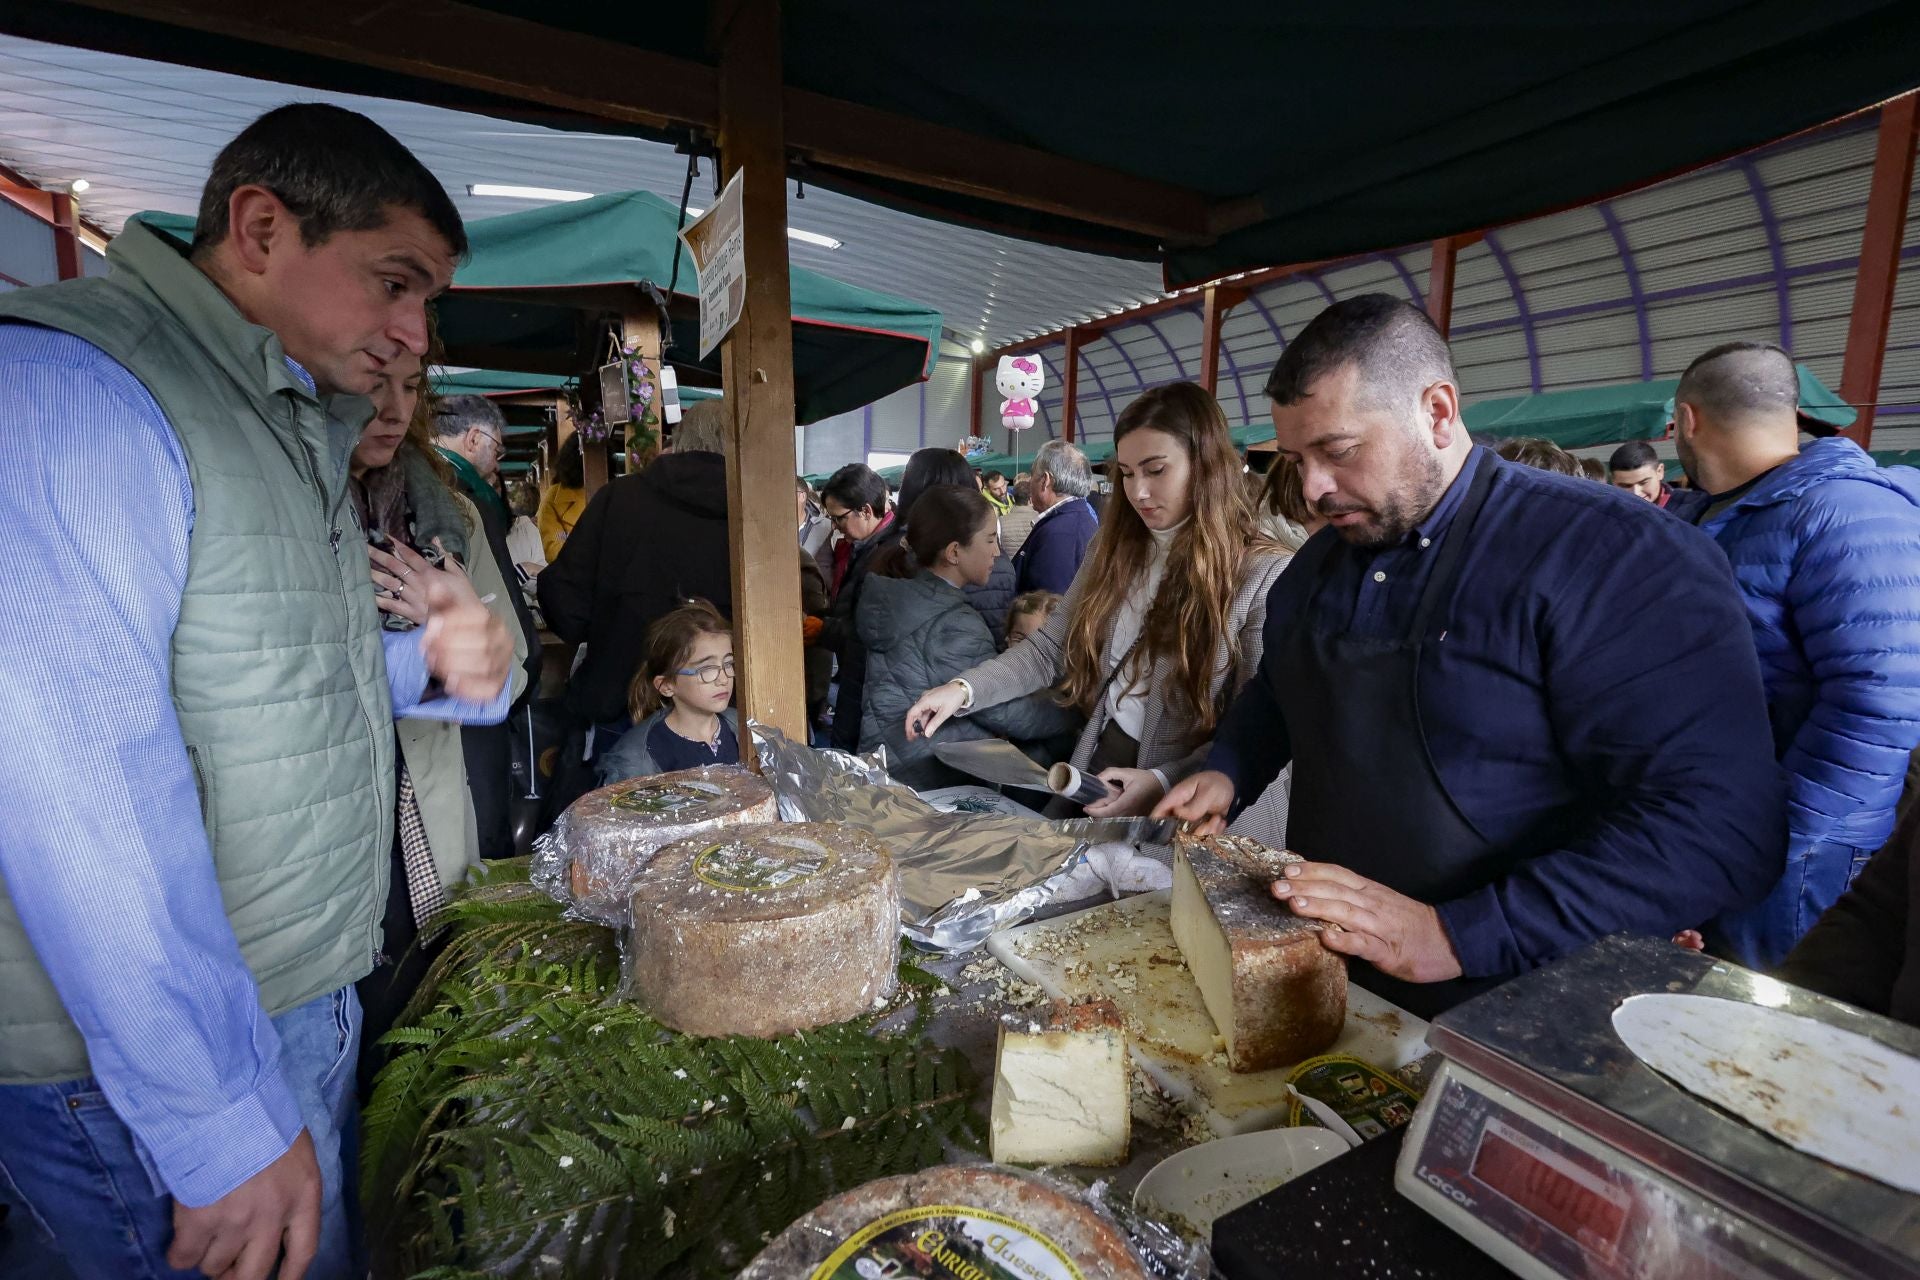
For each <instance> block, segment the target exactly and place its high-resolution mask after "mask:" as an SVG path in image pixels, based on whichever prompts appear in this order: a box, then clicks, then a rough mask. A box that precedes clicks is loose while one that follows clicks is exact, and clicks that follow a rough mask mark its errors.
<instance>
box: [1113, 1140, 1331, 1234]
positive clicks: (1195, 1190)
mask: <svg viewBox="0 0 1920 1280" xmlns="http://www.w3.org/2000/svg"><path fill="white" fill-rule="evenodd" d="M1346 1151H1347V1144H1346V1143H1344V1142H1342V1141H1340V1139H1338V1138H1336V1137H1334V1136H1333V1135H1332V1134H1330V1133H1328V1132H1327V1131H1326V1130H1324V1129H1308V1128H1300V1129H1268V1130H1265V1131H1263V1132H1260V1133H1243V1134H1240V1135H1238V1136H1236V1137H1232V1138H1220V1139H1218V1140H1216V1141H1214V1142H1203V1143H1201V1144H1200V1145H1199V1146H1197V1147H1189V1148H1187V1149H1186V1150H1185V1151H1182V1152H1179V1153H1177V1154H1175V1155H1171V1156H1168V1157H1167V1158H1166V1159H1165V1160H1162V1161H1161V1162H1160V1163H1159V1164H1157V1165H1155V1166H1153V1168H1152V1169H1151V1170H1149V1171H1148V1173H1147V1176H1146V1177H1144V1178H1142V1179H1140V1185H1139V1186H1138V1187H1137V1188H1135V1190H1134V1193H1133V1207H1134V1208H1136V1209H1138V1210H1139V1211H1140V1212H1142V1213H1144V1214H1146V1215H1148V1216H1149V1217H1155V1218H1165V1217H1168V1216H1169V1215H1171V1216H1174V1217H1179V1218H1182V1219H1184V1220H1185V1221H1187V1222H1189V1223H1191V1224H1193V1226H1194V1227H1195V1228H1196V1229H1198V1230H1201V1231H1204V1232H1206V1233H1207V1234H1208V1235H1209V1236H1211V1235H1212V1233H1213V1222H1214V1219H1216V1218H1219V1217H1222V1216H1223V1215H1225V1214H1229V1213H1232V1212H1233V1211H1234V1210H1235V1209H1238V1208H1239V1207H1240V1206H1241V1205H1243V1204H1250V1203H1252V1202H1253V1201H1255V1200H1258V1199H1259V1198H1260V1197H1261V1196H1263V1195H1265V1194H1267V1192H1269V1191H1271V1190H1273V1189H1274V1188H1275V1187H1277V1186H1279V1185H1280V1184H1281V1183H1283V1182H1290V1181H1292V1180H1293V1179H1295V1178H1297V1177H1299V1176H1300V1175H1301V1174H1303V1173H1305V1172H1307V1171H1308V1170H1309V1169H1317V1168H1319V1167H1320V1166H1321V1165H1323V1164H1325V1163H1326V1162H1327V1161H1329V1160H1331V1159H1333V1158H1334V1157H1335V1156H1338V1155H1345V1154H1346Z"/></svg>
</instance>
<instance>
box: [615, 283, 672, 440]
mask: <svg viewBox="0 0 1920 1280" xmlns="http://www.w3.org/2000/svg"><path fill="white" fill-rule="evenodd" d="M620 347H621V350H622V351H623V352H624V351H625V350H626V348H628V347H632V348H634V354H635V355H637V356H639V357H640V359H641V360H643V361H645V362H646V365H647V367H648V368H649V369H651V370H653V385H654V396H653V404H652V405H650V406H647V408H644V409H643V408H642V407H641V406H639V405H635V406H633V420H632V421H631V422H629V423H627V430H626V468H625V469H626V471H627V472H628V473H629V474H632V473H633V471H634V466H633V455H634V453H635V451H636V450H637V449H638V448H639V443H638V437H639V434H640V432H641V431H643V430H647V429H648V428H643V427H642V426H641V425H640V419H641V418H642V417H643V416H644V415H645V414H646V413H647V412H649V411H651V412H652V413H653V415H654V417H655V418H656V419H658V421H656V422H655V423H654V425H653V427H652V428H651V430H652V432H653V438H654V441H655V442H656V444H658V445H659V446H661V447H664V446H665V444H666V440H667V423H666V419H665V417H664V416H663V415H662V414H661V412H660V391H659V387H660V365H661V360H662V355H663V353H662V351H661V341H660V317H659V314H658V313H657V312H653V311H629V312H627V313H626V314H625V315H623V316H621V317H620Z"/></svg>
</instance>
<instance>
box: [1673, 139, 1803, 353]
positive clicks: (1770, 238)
mask: <svg viewBox="0 0 1920 1280" xmlns="http://www.w3.org/2000/svg"><path fill="white" fill-rule="evenodd" d="M1733 167H1734V168H1736V169H1738V170H1739V171H1740V172H1741V173H1743V174H1745V175H1746V178H1747V193H1748V194H1749V195H1751V196H1752V197H1753V207H1754V208H1755V209H1756V210H1758V211H1759V213H1760V227H1761V229H1762V230H1764V231H1765V232H1766V233H1767V255H1768V256H1769V257H1770V258H1772V259H1773V277H1774V284H1773V294H1774V299H1775V303H1776V305H1777V306H1778V307H1779V309H1780V345H1781V346H1782V347H1784V348H1786V349H1787V350H1788V351H1791V350H1793V289H1792V284H1791V282H1792V277H1791V276H1789V275H1788V274H1787V250H1786V246H1785V244H1784V243H1782V240H1781V236H1780V219H1779V218H1777V217H1775V216H1774V212H1773V200H1772V198H1771V197H1770V196H1769V195H1768V194H1767V184H1766V183H1765V182H1763V181H1761V178H1760V170H1759V169H1758V168H1756V167H1755V166H1754V163H1753V158H1752V157H1751V156H1740V157H1738V158H1737V159H1735V160H1734V161H1733ZM1648 376H1649V377H1651V376H1652V375H1651V374H1649V375H1648Z"/></svg>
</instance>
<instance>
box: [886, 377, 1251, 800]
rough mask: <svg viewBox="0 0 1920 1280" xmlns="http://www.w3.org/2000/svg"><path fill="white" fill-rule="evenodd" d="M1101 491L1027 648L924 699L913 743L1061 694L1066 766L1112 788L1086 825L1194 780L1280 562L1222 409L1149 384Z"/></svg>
mask: <svg viewBox="0 0 1920 1280" xmlns="http://www.w3.org/2000/svg"><path fill="white" fill-rule="evenodd" d="M1111 466H1112V475H1113V482H1114V485H1115V487H1116V488H1117V489H1119V490H1120V492H1121V493H1123V494H1124V495H1125V499H1126V500H1125V501H1124V502H1115V503H1111V504H1109V506H1108V509H1107V515H1106V517H1105V518H1104V519H1103V520H1102V521H1101V522H1100V531H1099V533H1098V534H1097V535H1096V536H1095V538H1094V542H1093V546H1092V548H1091V549H1090V551H1089V553H1088V557H1087V561H1086V563H1085V564H1084V565H1083V566H1082V567H1081V571H1080V573H1079V575H1078V576H1077V577H1075V579H1074V581H1073V586H1072V589H1071V590H1070V591H1069V592H1068V593H1067V598H1066V601H1065V603H1063V604H1062V605H1061V607H1060V608H1058V609H1056V610H1055V611H1054V613H1053V616H1052V617H1051V618H1049V619H1048V621H1047V624H1046V625H1045V626H1044V627H1042V628H1041V630H1040V631H1039V632H1037V633H1035V634H1034V635H1033V636H1032V638H1030V639H1029V640H1027V641H1026V643H1024V644H1021V645H1017V646H1015V647H1014V648H1012V649H1009V650H1008V651H1007V652H1006V653H1004V654H1001V655H1000V656H999V657H997V658H994V659H992V660H991V661H988V662H983V663H981V664H980V665H979V666H977V667H974V668H973V669H972V670H969V671H966V672H964V673H962V674H961V675H960V676H959V677H958V678H956V679H955V680H953V681H951V682H950V683H947V684H943V685H939V686H937V687H935V688H933V689H929V690H928V691H927V692H926V693H924V694H922V695H921V697H920V700H919V701H918V702H916V703H915V704H914V705H913V707H912V709H911V710H910V711H909V712H908V713H907V724H906V732H907V736H908V738H909V739H914V738H919V737H925V736H930V735H932V734H934V733H935V732H936V731H938V729H939V728H940V726H941V725H942V724H944V723H946V721H947V720H948V719H949V718H950V717H953V716H956V715H965V714H968V713H971V712H977V711H980V710H984V709H986V708H990V707H995V706H998V705H1000V704H1001V703H1004V702H1008V701H1011V700H1012V699H1015V698H1019V697H1024V696H1026V695H1028V694H1031V693H1035V692H1038V691H1040V690H1043V689H1048V688H1052V687H1054V686H1055V685H1059V686H1060V690H1061V698H1062V700H1063V701H1064V702H1065V703H1066V704H1067V705H1069V706H1071V707H1074V708H1077V709H1078V710H1079V711H1080V712H1082V713H1083V714H1084V715H1086V717H1087V725H1086V728H1085V730H1083V731H1082V733H1081V735H1080V741H1079V744H1078V745H1077V746H1076V747H1075V749H1074V752H1073V757H1072V763H1073V765H1074V766H1075V767H1076V768H1078V769H1079V770H1080V771H1081V772H1082V773H1090V774H1097V775H1098V776H1099V777H1100V778H1101V780H1103V781H1104V782H1106V783H1107V785H1108V786H1109V787H1110V788H1111V794H1110V795H1109V796H1108V797H1107V798H1106V799H1104V800H1099V801H1096V802H1095V803H1093V804H1090V805H1088V806H1087V809H1086V812H1087V813H1088V814H1089V815H1091V816H1093V817H1115V816H1129V815H1137V814H1145V813H1149V812H1151V811H1152V809H1153V806H1154V804H1155V803H1156V802H1157V801H1158V800H1159V799H1160V797H1161V796H1162V795H1163V794H1165V792H1166V789H1167V788H1168V787H1170V786H1172V785H1173V784H1174V783H1176V782H1179V781H1180V780H1181V779H1183V778H1185V777H1186V776H1187V775H1188V774H1189V773H1192V772H1195V771H1196V770H1198V769H1199V768H1200V767H1201V764H1202V762H1204V761H1205V759H1206V754H1207V746H1208V743H1209V742H1210V741H1211V739H1212V737H1213V731H1214V726H1215V725H1216V724H1217V723H1218V721H1219V718H1220V713H1221V711H1222V710H1223V709H1224V708H1225V706H1226V705H1227V703H1228V701H1230V700H1231V698H1232V696H1233V694H1234V693H1235V691H1236V690H1238V689H1239V687H1240V686H1241V685H1242V684H1243V683H1245V681H1246V680H1247V678H1248V677H1249V676H1251V675H1252V674H1253V672H1254V671H1255V669H1256V668H1257V667H1258V666H1259V664H1260V653H1261V629H1262V626H1263V625H1264V623H1265V621H1266V599H1267V589H1268V588H1269V587H1270V586H1271V585H1272V584H1273V580H1274V578H1275V577H1277V576H1278V575H1279V573H1280V570H1281V569H1282V568H1284V567H1285V564H1286V557H1285V555H1284V554H1283V553H1282V552H1281V550H1280V549H1279V548H1278V547H1277V546H1275V545H1274V544H1272V543H1271V542H1269V541H1268V540H1267V539H1266V538H1265V537H1264V536H1263V535H1261V534H1260V532H1259V530H1258V528H1257V526H1256V525H1255V523H1254V516H1253V512H1252V510H1251V508H1250V504H1249V503H1248V501H1247V495H1246V490H1245V486H1244V483H1243V482H1242V480H1241V478H1240V477H1241V462H1240V458H1239V455H1238V454H1237V453H1236V452H1235V451H1234V447H1233V441H1232V438H1231V437H1230V436H1229V435H1228V433H1227V423H1226V418H1225V416H1224V415H1223V414H1222V413H1221V412H1220V406H1219V405H1218V404H1216V403H1215V402H1214V399H1213V397H1212V396H1210V395H1208V394H1207V393H1206V392H1205V391H1204V390H1202V389H1201V388H1200V387H1198V386H1196V385H1194V384H1193V383H1190V382H1181V383H1174V384H1172V385H1170V386H1164V387H1156V388H1154V389H1153V390H1151V391H1148V392H1146V393H1145V394H1144V395H1142V396H1141V397H1140V398H1139V399H1137V400H1135V401H1134V402H1133V403H1132V404H1130V405H1128V406H1127V408H1126V409H1125V410H1124V411H1123V412H1122V413H1121V415H1120V418H1119V421H1118V422H1116V423H1115V424H1114V455H1113V462H1112V464H1111Z"/></svg>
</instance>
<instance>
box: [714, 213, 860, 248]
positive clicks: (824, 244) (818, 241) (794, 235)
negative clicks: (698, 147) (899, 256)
mask: <svg viewBox="0 0 1920 1280" xmlns="http://www.w3.org/2000/svg"><path fill="white" fill-rule="evenodd" d="M705 212H706V210H705V209H696V208H694V207H693V206H692V205H688V206H687V216H688V217H689V218H697V217H699V216H700V215H701V214H703V213H705ZM787 239H789V240H798V241H799V242H800V243H801V244H810V245H814V246H816V247H817V248H821V249H844V248H846V245H845V244H843V243H842V242H840V241H838V240H835V239H834V238H833V237H832V236H823V235H821V234H820V233H819V232H817V231H796V230H794V229H793V228H792V227H788V228H787Z"/></svg>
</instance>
